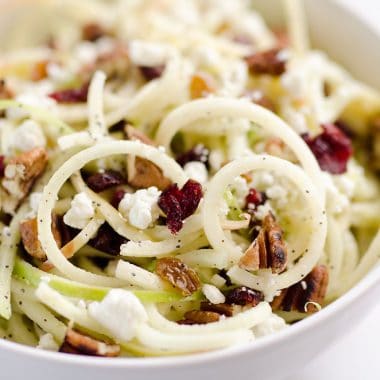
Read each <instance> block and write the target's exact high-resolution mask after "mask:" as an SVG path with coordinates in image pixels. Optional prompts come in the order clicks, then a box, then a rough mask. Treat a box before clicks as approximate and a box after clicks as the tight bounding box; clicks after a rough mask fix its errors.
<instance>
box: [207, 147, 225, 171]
mask: <svg viewBox="0 0 380 380" xmlns="http://www.w3.org/2000/svg"><path fill="white" fill-rule="evenodd" d="M224 160H225V158H224V154H223V152H222V151H221V150H219V149H214V150H212V151H211V152H210V155H209V157H208V162H209V164H210V167H211V169H212V170H213V171H215V172H216V171H218V170H219V169H220V168H221V167H222V165H223V162H224Z"/></svg>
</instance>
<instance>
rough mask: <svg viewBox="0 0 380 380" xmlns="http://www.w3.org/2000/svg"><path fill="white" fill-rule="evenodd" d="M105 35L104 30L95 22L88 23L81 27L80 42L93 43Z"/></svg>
mask: <svg viewBox="0 0 380 380" xmlns="http://www.w3.org/2000/svg"><path fill="white" fill-rule="evenodd" d="M107 34H108V33H107V31H106V29H105V28H104V27H103V26H102V25H100V24H98V23H96V22H89V23H88V24H85V25H83V27H82V40H84V41H90V42H95V41H97V40H98V39H99V38H102V37H104V36H106V35H107Z"/></svg>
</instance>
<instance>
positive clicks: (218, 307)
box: [201, 301, 235, 317]
mask: <svg viewBox="0 0 380 380" xmlns="http://www.w3.org/2000/svg"><path fill="white" fill-rule="evenodd" d="M201 310H203V311H212V312H214V313H218V314H221V315H225V316H226V317H232V316H233V315H234V314H235V306H234V305H232V304H228V303H218V304H214V303H211V302H208V301H203V302H201Z"/></svg>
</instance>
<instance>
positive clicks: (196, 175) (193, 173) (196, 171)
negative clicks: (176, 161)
mask: <svg viewBox="0 0 380 380" xmlns="http://www.w3.org/2000/svg"><path fill="white" fill-rule="evenodd" d="M183 170H184V172H185V174H186V175H187V176H188V177H189V178H190V179H193V180H194V181H197V182H199V183H200V184H201V185H204V184H205V183H206V182H207V181H208V171H207V168H206V165H205V164H204V163H203V162H199V161H190V162H188V163H186V164H185V166H184V167H183Z"/></svg>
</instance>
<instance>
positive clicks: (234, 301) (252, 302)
mask: <svg viewBox="0 0 380 380" xmlns="http://www.w3.org/2000/svg"><path fill="white" fill-rule="evenodd" d="M262 301H264V295H263V293H261V292H260V291H258V290H254V289H251V288H248V287H247V286H238V287H237V288H235V289H232V290H231V291H230V292H229V293H228V294H227V295H226V303H227V304H231V305H240V306H252V307H255V306H257V305H258V304H259V303H260V302H262Z"/></svg>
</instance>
